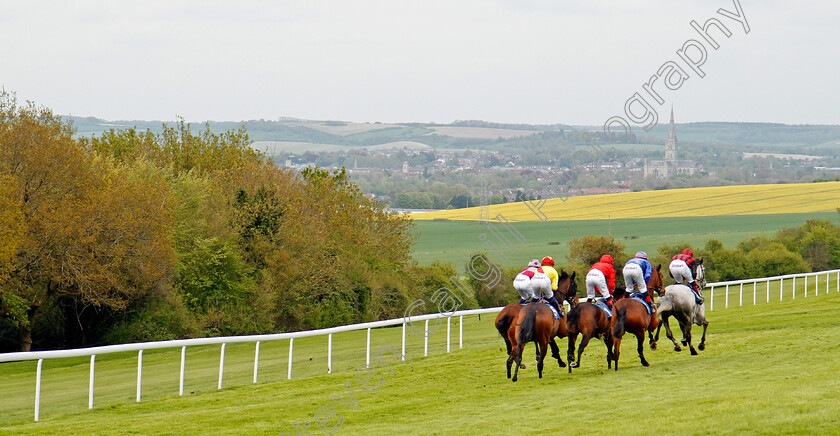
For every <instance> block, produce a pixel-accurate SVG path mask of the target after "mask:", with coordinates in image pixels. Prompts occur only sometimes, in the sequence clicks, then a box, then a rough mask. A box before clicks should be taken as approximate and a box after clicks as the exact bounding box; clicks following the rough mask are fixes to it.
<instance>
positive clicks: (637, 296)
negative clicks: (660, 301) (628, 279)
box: [630, 292, 652, 315]
mask: <svg viewBox="0 0 840 436" xmlns="http://www.w3.org/2000/svg"><path fill="white" fill-rule="evenodd" d="M644 295H645V294H642V293H641V292H634V293H633V294H631V295H630V298H632V299H634V300H636V301H638V302H640V303H642V304H644V305H645V309H647V313H648V315H650V313H651V309H652V308H651V307H650V305H649V304H648V303H647V301H645V297H644Z"/></svg>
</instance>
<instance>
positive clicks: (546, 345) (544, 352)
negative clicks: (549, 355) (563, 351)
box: [537, 341, 557, 378]
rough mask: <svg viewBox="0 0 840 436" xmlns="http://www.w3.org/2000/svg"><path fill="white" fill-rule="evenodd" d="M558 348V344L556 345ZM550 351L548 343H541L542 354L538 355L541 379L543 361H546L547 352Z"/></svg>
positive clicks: (538, 369) (538, 370) (538, 368)
mask: <svg viewBox="0 0 840 436" xmlns="http://www.w3.org/2000/svg"><path fill="white" fill-rule="evenodd" d="M555 346H557V344H555ZM547 351H548V343H547V342H543V341H540V353H539V355H537V372H538V373H539V374H540V378H542V373H543V361H544V360H545V355H546V352H547Z"/></svg>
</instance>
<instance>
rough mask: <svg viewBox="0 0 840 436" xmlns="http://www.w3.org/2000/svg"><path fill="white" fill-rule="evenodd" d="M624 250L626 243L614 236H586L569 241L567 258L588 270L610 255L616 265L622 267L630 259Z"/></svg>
mask: <svg viewBox="0 0 840 436" xmlns="http://www.w3.org/2000/svg"><path fill="white" fill-rule="evenodd" d="M624 248H625V246H624V243H622V242H621V241H618V240H616V239H615V237H613V236H594V235H586V236H583V237H581V238H572V240H571V241H569V254H568V255H567V256H566V257H567V258H568V259H569V260H570V261H572V262H576V263H578V264H583V265H585V268H588V267H589V266H591V265H592V264H594V263H595V262H598V261H599V260H600V259H601V256H602V255H604V254H609V255H610V256H612V258H613V260H614V261H615V265H622V264H624V262H625V261H627V259H628V256H627V255H626V254H625V253H624Z"/></svg>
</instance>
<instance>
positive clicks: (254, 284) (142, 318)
mask: <svg viewBox="0 0 840 436" xmlns="http://www.w3.org/2000/svg"><path fill="white" fill-rule="evenodd" d="M73 133H74V131H73V127H72V126H71V125H70V124H69V123H66V122H63V121H62V119H61V118H60V117H58V116H56V115H54V114H53V113H52V112H51V111H50V110H49V109H48V108H44V107H39V106H36V105H35V104H33V103H26V104H19V103H18V102H17V100H16V98H15V97H14V96H13V95H9V94H6V93H4V94H2V95H1V96H0V350H2V351H10V350H16V349H17V350H30V349H45V348H62V347H78V346H90V345H98V344H106V343H121V342H134V341H148V340H165V339H176V338H185V337H200V336H213V335H241V334H257V333H269V332H278V331H291V330H301V329H311V328H321V327H328V326H335V325H340V324H348V323H355V322H363V321H370V320H377V319H385V318H395V317H398V316H401V315H402V312H403V311H404V310H405V307H406V306H407V305H408V303H409V302H410V301H413V300H415V299H417V298H423V297H424V296H426V298H427V299H428V296H427V294H430V293H431V292H429V291H427V289H426V287H425V283H426V281H427V280H426V279H427V276H428V275H429V274H430V271H431V269H430V268H429V267H418V266H417V265H416V263H415V262H414V260H413V259H412V258H411V248H412V244H413V240H414V239H413V238H414V236H413V232H412V222H411V221H410V219H409V218H406V217H404V216H396V215H391V214H389V213H388V212H387V211H386V210H384V209H383V207H382V206H381V205H380V204H379V203H377V202H375V201H371V200H368V199H367V198H366V197H365V196H364V195H363V193H362V192H361V191H360V190H359V188H358V187H357V186H356V185H355V184H353V183H351V182H350V181H349V179H348V177H347V174H346V173H345V172H344V170H343V169H342V170H337V171H333V172H329V171H326V170H322V169H308V170H305V171H303V172H302V173H295V172H292V171H289V170H285V169H282V168H278V167H277V166H276V165H274V164H273V163H272V162H271V160H270V159H267V158H266V157H265V156H263V155H262V154H260V153H259V152H257V151H255V150H253V149H252V148H251V147H249V144H250V140H249V138H248V135H247V133H246V131H245V130H244V128H239V129H232V130H229V131H226V132H223V133H214V132H212V131H211V130H210V129H209V126H205V129H203V130H199V131H193V130H192V128H191V126H190V125H189V124H187V123H185V122H184V121H183V120H182V121H180V122H178V123H176V124H175V125H165V126H164V128H163V129H162V131H160V132H157V133H154V132H152V131H149V130H147V131H145V132H143V131H138V130H136V129H125V130H113V129H112V130H110V131H108V132H105V133H103V134H102V135H100V136H98V137H93V138H82V139H75V138H74V136H73ZM432 291H434V290H432Z"/></svg>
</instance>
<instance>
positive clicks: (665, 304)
mask: <svg viewBox="0 0 840 436" xmlns="http://www.w3.org/2000/svg"><path fill="white" fill-rule="evenodd" d="M666 297H667V295H665V296H663V297H662V298H660V299H659V304H657V305H656V313H657V314H660V315H661V314H662V312H670V311H672V310H674V301H673V299H672V298H666Z"/></svg>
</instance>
